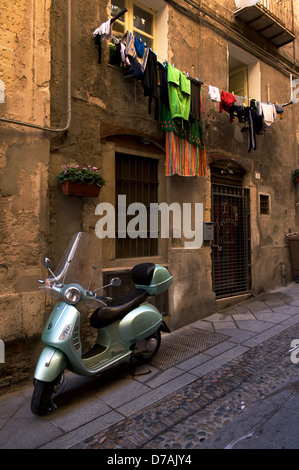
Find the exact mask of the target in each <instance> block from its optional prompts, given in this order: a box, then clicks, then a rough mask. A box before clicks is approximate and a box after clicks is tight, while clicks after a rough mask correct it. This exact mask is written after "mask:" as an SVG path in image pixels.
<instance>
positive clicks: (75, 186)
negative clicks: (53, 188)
mask: <svg viewBox="0 0 299 470" xmlns="http://www.w3.org/2000/svg"><path fill="white" fill-rule="evenodd" d="M61 187H62V191H63V194H65V195H66V196H87V197H97V196H98V195H99V194H100V191H101V188H100V187H99V186H98V185H97V184H96V183H92V184H84V183H76V182H74V181H69V180H68V181H64V183H62V185H61Z"/></svg>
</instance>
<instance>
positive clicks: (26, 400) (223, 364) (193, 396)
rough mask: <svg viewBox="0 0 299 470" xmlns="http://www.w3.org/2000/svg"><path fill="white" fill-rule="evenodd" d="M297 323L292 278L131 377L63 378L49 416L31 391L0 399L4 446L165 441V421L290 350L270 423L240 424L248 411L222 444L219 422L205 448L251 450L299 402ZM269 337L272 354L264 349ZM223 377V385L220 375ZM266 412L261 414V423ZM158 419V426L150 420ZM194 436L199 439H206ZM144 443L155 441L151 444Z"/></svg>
mask: <svg viewBox="0 0 299 470" xmlns="http://www.w3.org/2000/svg"><path fill="white" fill-rule="evenodd" d="M298 324H299V284H296V283H291V284H290V285H288V286H287V287H284V288H280V289H277V290H275V291H272V292H267V293H264V294H261V295H259V296H257V297H256V298H252V299H249V300H247V301H245V302H242V303H241V304H238V305H236V306H234V307H230V308H227V309H224V310H222V311H219V312H218V313H215V314H213V315H211V316H209V317H207V318H205V319H203V320H199V321H197V322H195V323H193V324H192V325H189V326H188V327H185V328H182V329H181V330H178V331H176V332H174V333H171V334H170V335H165V336H163V339H162V345H161V349H160V352H159V354H158V356H157V357H156V359H155V360H154V361H153V363H152V364H150V365H144V366H142V367H138V369H137V370H136V373H135V375H134V376H132V375H131V374H130V371H129V369H128V367H127V366H123V367H122V368H121V369H118V370H114V371H109V372H108V373H106V374H103V375H102V376H100V377H99V378H92V379H86V378H80V377H76V376H74V375H73V374H70V373H68V374H66V380H65V383H64V385H63V387H62V388H61V389H60V390H59V392H58V394H57V396H56V398H55V402H56V404H57V405H58V408H57V410H55V411H54V412H53V413H52V414H51V415H49V416H45V417H42V418H40V417H36V416H34V415H32V413H31V411H30V401H31V394H32V387H25V388H23V389H21V390H20V391H18V392H14V393H11V394H7V395H4V396H2V397H0V448H1V449H36V448H43V449H55V448H56V449H67V448H126V446H127V445H128V446H131V448H134V446H135V447H136V448H138V447H140V448H143V447H144V448H146V447H147V448H155V447H151V446H157V447H158V446H159V434H161V433H163V432H164V431H165V429H167V426H168V427H173V426H174V425H175V423H180V422H183V421H184V420H185V419H191V417H192V414H193V413H196V412H199V411H201V410H205V409H206V407H207V406H212V405H213V403H214V401H217V399H219V398H220V397H225V396H226V395H227V396H229V393H233V391H234V390H235V389H236V387H237V386H240V385H241V384H242V381H244V380H247V379H248V377H249V376H250V371H249V369H250V367H251V368H252V367H257V368H258V366H259V364H262V361H266V362H267V361H268V362H267V364H268V365H269V367H270V366H271V363H270V361H272V360H273V361H274V360H275V357H278V355H280V356H281V355H283V354H285V356H286V359H285V361H286V365H287V366H290V365H291V367H284V368H283V369H282V370H281V371H280V374H281V376H282V375H283V373H282V372H283V371H285V373H288V376H287V378H288V379H289V382H290V384H291V385H290V388H289V389H287V390H283V391H282V392H281V394H279V393H278V394H277V395H275V396H274V395H273V396H272V398H271V397H270V398H269V400H268V402H267V403H266V405H267V406H268V410H269V413H268V414H267V413H266V415H267V416H268V418H269V419H268V420H265V413H260V414H259V413H257V414H256V413H254V414H253V415H252V417H251V418H250V417H249V418H248V420H246V426H245V427H242V426H243V424H242V423H243V421H244V420H243V421H242V416H243V414H241V415H240V416H239V417H238V419H240V420H241V421H240V423H241V424H240V426H239V427H238V429H237V431H236V428H234V427H233V426H232V428H231V429H230V433H227V432H226V433H225V436H226V438H227V439H226V440H225V439H224V438H223V436H222V437H221V435H220V436H219V435H217V428H215V430H214V434H215V436H216V438H215V439H216V440H213V439H214V434H213V436H212V437H211V438H210V439H209V440H208V441H206V444H205V446H206V447H205V448H215V447H217V446H220V447H218V448H225V446H231V447H233V448H238V446H240V445H241V448H242V445H244V442H245V441H246V445H248V446H250V445H252V446H254V445H256V439H257V438H256V433H258V432H261V430H262V431H263V430H265V429H266V427H267V426H269V423H271V422H272V421H271V419H273V420H274V419H279V418H280V417H282V418H283V416H282V415H280V414H281V413H285V414H286V415H288V413H292V412H294V411H296V410H295V408H296V403H298V400H299V398H298V396H297V389H296V388H294V386H292V384H293V383H294V382H295V380H296V377H297V373H298V369H297V367H296V366H295V365H293V364H291V361H290V357H289V356H287V351H288V349H290V347H291V346H290V342H291V340H292V339H296V338H299V325H298ZM276 339H277V340H276ZM277 342H278V343H279V346H277V345H276V343H277ZM262 343H263V344H265V345H267V347H268V348H269V350H270V349H271V351H273V354H268V351H266V350H265V349H263V350H260V349H258V347H259V345H261V344H262ZM237 365H238V368H237ZM223 374H224V375H225V381H223V380H222V381H221V380H220V378H219V377H220V375H221V377H223ZM297 380H298V379H297ZM282 385H283V382H281V383H280V381H279V377H278V378H277V377H275V386H276V388H277V387H278V388H279V386H282ZM292 387H293V388H292ZM272 389H273V386H272ZM257 398H258V397H257ZM257 401H258V400H257ZM264 404H265V403H264ZM171 406H173V412H172V410H171ZM254 406H258V404H257V405H254ZM259 406H261V404H259ZM252 409H253V408H250V409H249V410H247V411H246V413H249V412H250V410H252ZM275 410H276V411H275ZM238 411H240V410H238ZM158 412H159V413H162V415H163V412H164V413H165V419H164V420H162V421H163V423H162V422H161V424H160V423H159V420H158V419H154V417H155V418H156V417H157V413H158ZM171 413H172V415H171ZM244 413H245V411H244ZM271 413H272V414H271ZM277 413H280V414H277ZM166 414H167V416H166ZM261 415H262V416H263V418H261V417H260V418H259V419H258V417H259V416H261ZM151 417H152V420H151V421H152V422H151V424H152V426H148V423H149V420H150V419H151ZM270 418H271V419H270ZM262 419H264V421H262ZM175 420H176V421H175ZM294 421H295V420H294ZM132 423H133V424H132ZM136 423H139V426H141V427H142V424H143V428H142V429H143V433H140V429H138V435H137V432H136V433H135V434H134V431H133V427H134V426H135V428H136ZM223 423H224V421H222V423H221V424H223ZM124 426H127V428H128V429H130V432H131V436H132V439H131V441H130V440H129V437H130V436H126V438H127V440H125V439H124V436H123V433H122V432H121V429H122V428H124ZM130 426H131V427H130ZM159 426H161V428H159ZM227 426H229V424H228V425H227ZM136 429H137V428H136ZM227 429H229V427H228V428H227ZM234 430H235V431H234ZM246 433H247V434H251V435H252V436H254V437H251V441H250V439H248V438H246V439H245V437H244V436H245V435H247V434H246ZM141 434H143V437H142V435H141ZM296 434H297V435H299V433H298V432H297V433H296ZM155 436H156V439H157V440H156V441H155ZM133 437H134V438H133ZM196 439H199V441H200V436H199V435H197V436H196ZM196 439H195V440H196ZM223 439H224V440H223ZM266 441H267V440H266ZM145 442H151V444H148V445H144V443H145ZM190 442H191V441H190ZM193 442H194V441H193ZM250 442H251V443H252V444H250ZM268 444H269V441H268ZM270 445H272V446H274V447H275V445H276V444H275V443H272V444H269V446H270ZM252 448H254V447H252ZM269 448H271V447H269Z"/></svg>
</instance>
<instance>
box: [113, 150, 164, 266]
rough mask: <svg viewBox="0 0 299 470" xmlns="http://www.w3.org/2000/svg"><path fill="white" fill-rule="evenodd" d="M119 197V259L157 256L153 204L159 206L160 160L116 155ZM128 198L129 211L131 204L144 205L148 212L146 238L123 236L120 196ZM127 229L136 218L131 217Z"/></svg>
mask: <svg viewBox="0 0 299 470" xmlns="http://www.w3.org/2000/svg"><path fill="white" fill-rule="evenodd" d="M115 179H116V180H115V195H116V202H115V207H116V220H117V234H116V240H115V242H116V258H137V257H144V256H156V255H157V254H158V239H157V238H151V237H150V220H149V217H150V210H149V208H150V203H157V202H158V160H157V159H154V158H145V157H136V156H134V155H127V154H123V153H116V155H115ZM119 195H123V196H126V209H127V208H128V206H129V205H130V204H133V203H136V202H138V203H142V204H144V206H145V208H146V212H147V223H146V234H144V238H142V237H140V236H138V237H137V238H130V237H129V236H128V234H127V232H126V233H125V234H124V233H121V232H120V227H119V224H118V221H119V207H118V196H119ZM125 217H126V224H125V225H126V227H128V223H129V222H130V220H132V219H134V217H136V215H127V210H126V216H125Z"/></svg>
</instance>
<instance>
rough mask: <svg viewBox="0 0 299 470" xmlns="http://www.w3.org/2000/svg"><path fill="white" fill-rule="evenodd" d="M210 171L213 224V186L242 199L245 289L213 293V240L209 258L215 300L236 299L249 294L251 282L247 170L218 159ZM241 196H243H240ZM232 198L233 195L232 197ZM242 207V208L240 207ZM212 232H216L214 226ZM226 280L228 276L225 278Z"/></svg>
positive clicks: (236, 163)
mask: <svg viewBox="0 0 299 470" xmlns="http://www.w3.org/2000/svg"><path fill="white" fill-rule="evenodd" d="M210 169H211V215H212V221H213V222H214V223H215V220H214V217H215V215H214V196H215V193H214V188H215V185H217V186H221V187H223V188H224V187H226V188H227V190H228V192H229V189H231V190H232V192H234V191H233V189H234V190H235V192H236V193H238V192H239V193H240V195H239V196H238V197H243V198H244V203H245V206H244V211H245V212H244V214H243V220H244V223H245V227H244V231H243V242H242V245H243V247H244V253H245V256H246V262H245V264H244V269H245V271H243V274H244V279H245V277H246V283H245V281H244V285H246V288H245V289H241V290H239V291H236V292H232V291H230V289H227V292H226V293H222V294H218V295H217V292H215V263H214V253H215V249H216V248H215V246H214V243H215V240H214V243H213V245H212V252H211V257H212V286H213V291H214V292H215V295H216V300H219V299H225V298H227V297H237V296H240V295H243V294H248V293H250V289H251V282H252V269H251V224H250V222H251V220H250V213H251V209H250V189H249V188H247V187H245V185H244V177H245V175H246V173H247V170H246V169H245V168H244V167H243V166H241V165H239V164H238V162H236V161H234V160H229V159H223V158H222V159H220V160H217V161H214V162H213V163H211V164H210ZM241 194H243V196H241ZM232 197H233V195H232ZM242 207H243V206H242ZM214 227H215V228H214V230H216V226H215V225H214ZM227 278H228V276H227Z"/></svg>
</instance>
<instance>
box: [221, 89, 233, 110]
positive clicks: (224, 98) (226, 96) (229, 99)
mask: <svg viewBox="0 0 299 470" xmlns="http://www.w3.org/2000/svg"><path fill="white" fill-rule="evenodd" d="M236 101H237V100H236V98H235V97H234V95H233V94H232V93H228V92H227V91H222V92H221V101H220V105H219V113H222V111H223V109H224V111H227V112H228V113H229V111H230V108H231V107H232V105H233V104H234V103H235V102H236Z"/></svg>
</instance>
